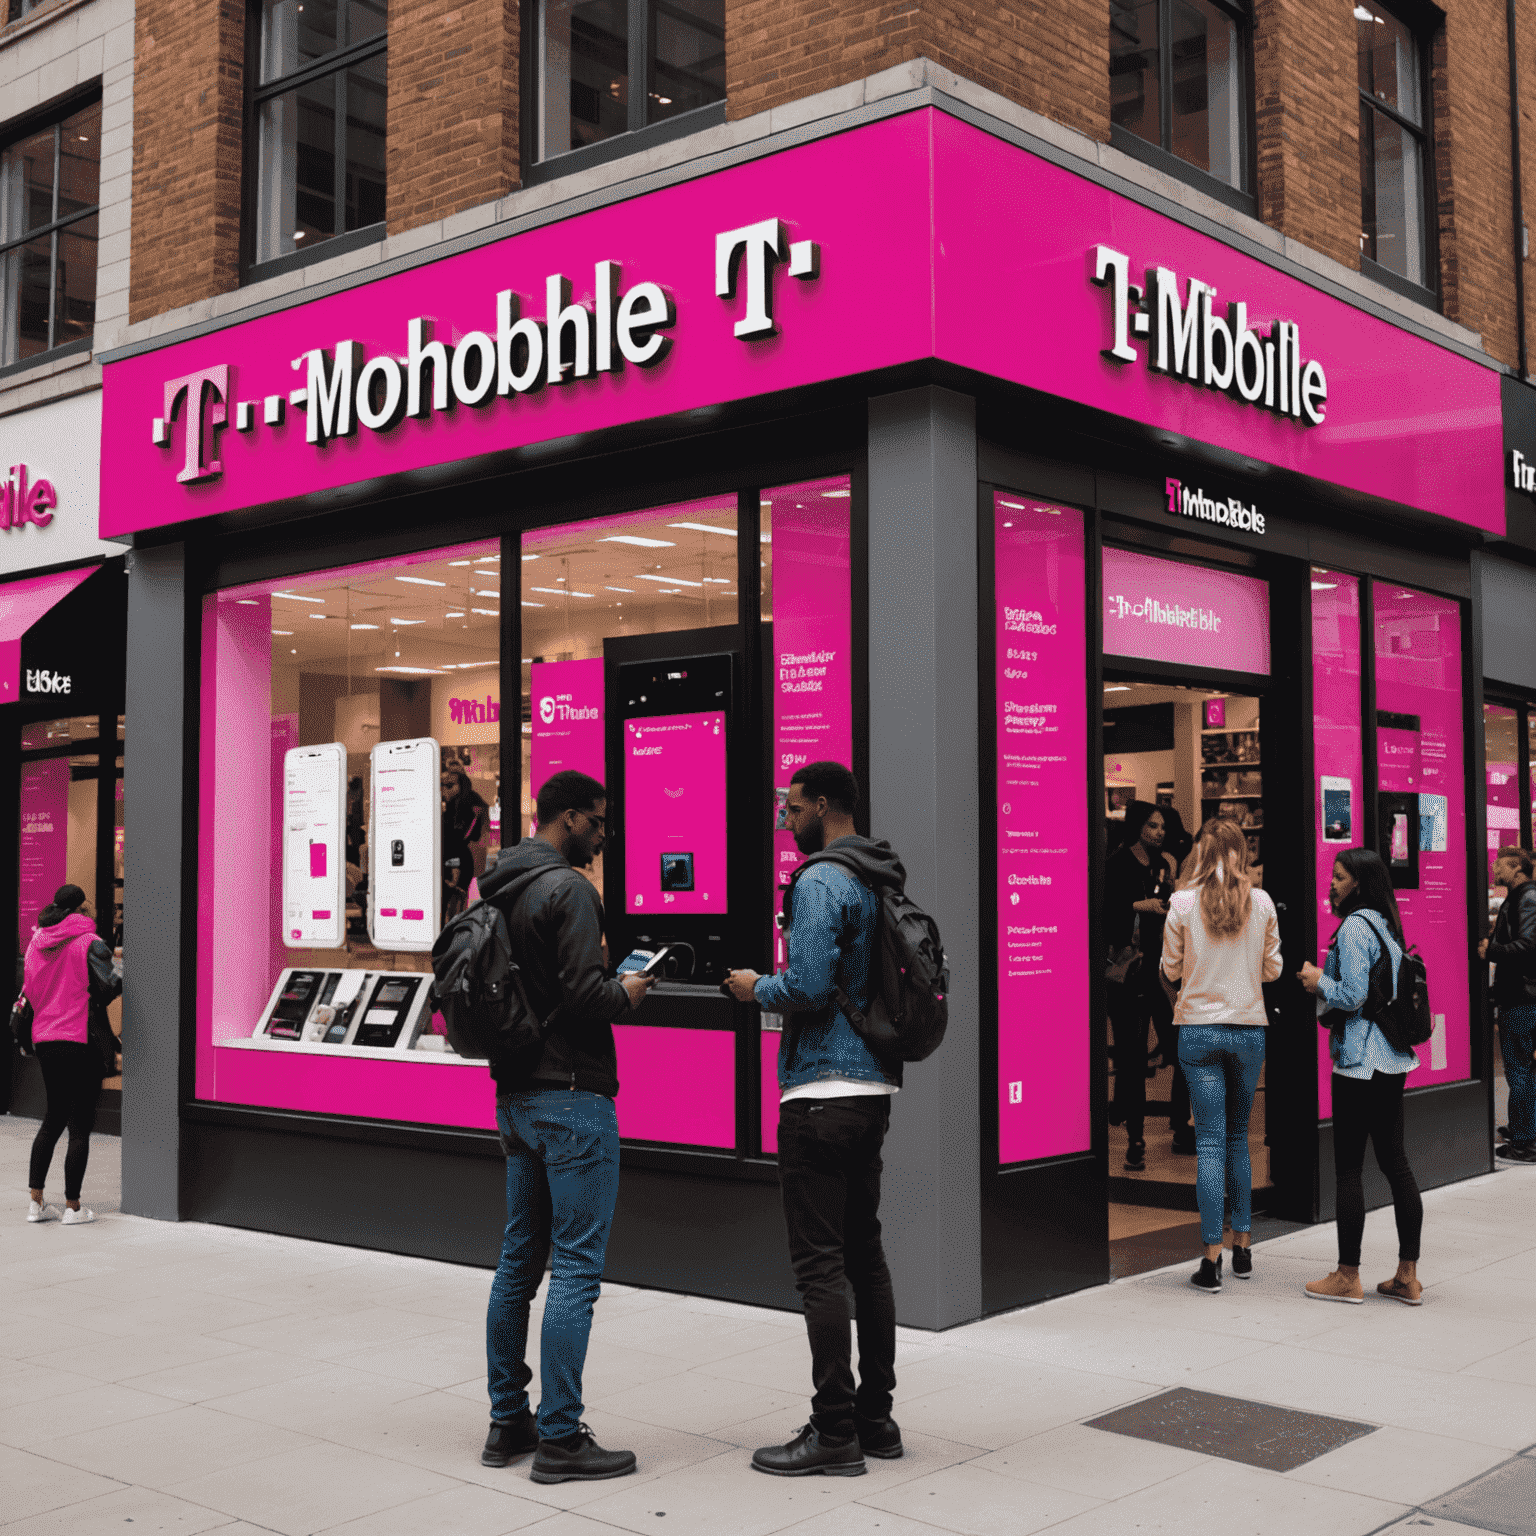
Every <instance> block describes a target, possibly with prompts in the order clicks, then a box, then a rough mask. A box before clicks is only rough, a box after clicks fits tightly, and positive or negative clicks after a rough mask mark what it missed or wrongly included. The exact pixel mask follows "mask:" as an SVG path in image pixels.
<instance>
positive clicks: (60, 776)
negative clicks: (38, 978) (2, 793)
mask: <svg viewBox="0 0 1536 1536" xmlns="http://www.w3.org/2000/svg"><path fill="white" fill-rule="evenodd" d="M68 854H69V759H68V758H67V757H51V758H47V759H45V760H44V761H43V762H40V763H24V764H23V765H22V769H21V860H20V864H21V869H20V874H21V880H20V899H19V902H18V905H17V912H16V918H17V923H16V936H17V938H18V940H19V941H20V943H21V947H22V949H23V950H25V949H26V947H27V945H28V943H29V942H30V941H31V938H32V930H33V929H34V928H35V927H36V926H37V914H38V913H39V912H41V911H42V910H43V908H44V907H46V906H47V905H48V903H49V902H50V901H52V900H53V893H54V892H55V891H56V890H58V888H59V887H60V886H61V885H63V884H64V872H65V869H66V867H67V862H68Z"/></svg>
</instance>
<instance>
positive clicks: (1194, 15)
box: [1169, 0, 1244, 187]
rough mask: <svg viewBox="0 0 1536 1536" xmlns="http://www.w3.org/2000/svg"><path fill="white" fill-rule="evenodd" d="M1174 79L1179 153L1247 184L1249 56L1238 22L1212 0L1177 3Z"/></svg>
mask: <svg viewBox="0 0 1536 1536" xmlns="http://www.w3.org/2000/svg"><path fill="white" fill-rule="evenodd" d="M1172 51H1173V57H1172V60H1171V73H1172V79H1171V81H1170V91H1171V105H1172V108H1173V112H1172V118H1173V142H1172V144H1171V145H1170V146H1169V147H1170V148H1171V149H1172V150H1173V152H1174V154H1176V155H1177V156H1178V157H1179V158H1180V159H1181V160H1186V161H1188V162H1189V164H1190V165H1196V166H1199V167H1200V169H1201V170H1202V171H1209V172H1210V173H1211V175H1213V176H1215V177H1217V178H1219V179H1220V180H1221V181H1224V182H1226V184H1227V185H1228V186H1230V187H1241V186H1242V184H1243V159H1244V156H1243V117H1244V113H1243V55H1242V48H1241V44H1240V39H1239V36H1238V28H1237V23H1236V22H1235V21H1233V20H1232V18H1231V17H1230V16H1228V15H1227V13H1226V12H1225V11H1223V10H1221V9H1219V8H1218V7H1217V6H1214V5H1211V4H1210V3H1209V0H1174V6H1173V44H1172Z"/></svg>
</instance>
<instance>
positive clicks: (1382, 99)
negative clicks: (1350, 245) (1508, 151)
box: [1354, 4, 1434, 288]
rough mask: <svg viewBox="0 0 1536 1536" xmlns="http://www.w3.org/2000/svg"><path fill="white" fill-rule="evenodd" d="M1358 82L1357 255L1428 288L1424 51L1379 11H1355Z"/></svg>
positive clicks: (1374, 8) (1401, 26) (1394, 20)
mask: <svg viewBox="0 0 1536 1536" xmlns="http://www.w3.org/2000/svg"><path fill="white" fill-rule="evenodd" d="M1354 13H1355V36H1356V41H1357V44H1358V47H1357V58H1358V63H1359V76H1360V254H1361V255H1362V256H1363V257H1364V258H1365V259H1366V260H1367V261H1370V262H1374V263H1375V264H1376V265H1377V266H1379V267H1385V268H1386V270H1387V271H1388V272H1390V273H1394V274H1395V275H1396V276H1398V277H1400V278H1405V279H1406V280H1407V281H1408V282H1410V283H1416V284H1418V285H1419V286H1420V287H1423V288H1430V287H1433V286H1434V284H1433V282H1432V280H1431V278H1430V264H1429V237H1430V221H1429V199H1428V168H1429V143H1428V135H1427V131H1426V124H1427V121H1428V113H1427V111H1426V109H1425V104H1426V101H1427V99H1428V95H1429V92H1428V86H1427V82H1426V80H1425V78H1424V51H1423V49H1422V48H1421V47H1420V45H1419V40H1418V38H1416V37H1415V36H1414V34H1413V32H1412V31H1411V30H1410V29H1409V28H1408V27H1407V26H1405V25H1404V23H1403V22H1401V21H1399V20H1398V18H1397V17H1396V16H1394V15H1393V14H1392V13H1391V12H1390V11H1384V10H1382V9H1381V7H1380V6H1379V5H1374V4H1372V5H1365V4H1355V6H1354Z"/></svg>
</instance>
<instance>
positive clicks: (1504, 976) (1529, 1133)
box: [1477, 848, 1536, 1163]
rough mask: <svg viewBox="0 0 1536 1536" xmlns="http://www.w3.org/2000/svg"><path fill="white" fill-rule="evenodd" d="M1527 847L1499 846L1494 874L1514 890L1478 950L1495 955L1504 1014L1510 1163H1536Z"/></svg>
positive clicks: (1532, 925)
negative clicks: (1489, 936)
mask: <svg viewBox="0 0 1536 1536" xmlns="http://www.w3.org/2000/svg"><path fill="white" fill-rule="evenodd" d="M1532 868H1533V863H1532V859H1531V855H1530V854H1529V853H1527V852H1526V850H1525V849H1524V848H1500V849H1499V852H1498V857H1497V858H1496V859H1495V860H1494V863H1493V879H1494V883H1495V884H1496V885H1502V886H1503V887H1504V888H1505V890H1507V891H1508V892H1509V895H1508V896H1506V897H1505V898H1504V905H1503V906H1501V907H1500V908H1499V915H1498V917H1497V918H1496V919H1495V920H1494V925H1493V937H1492V938H1491V939H1484V940H1483V942H1482V943H1481V944H1480V945H1479V946H1478V951H1477V952H1478V954H1479V955H1480V956H1481V957H1482V958H1483V959H1485V960H1492V961H1493V964H1494V972H1493V1002H1494V1006H1495V1007H1496V1008H1497V1009H1498V1013H1499V1049H1500V1050H1501V1052H1502V1053H1503V1056H1504V1081H1505V1082H1506V1083H1507V1084H1508V1085H1509V1124H1508V1126H1507V1127H1503V1129H1504V1130H1505V1131H1506V1133H1507V1135H1508V1137H1509V1140H1508V1142H1507V1143H1506V1144H1505V1145H1504V1146H1502V1147H1500V1148H1499V1152H1498V1155H1499V1156H1500V1157H1501V1158H1503V1159H1504V1160H1505V1161H1506V1162H1510V1163H1536V881H1533V880H1532V879H1531V870H1532Z"/></svg>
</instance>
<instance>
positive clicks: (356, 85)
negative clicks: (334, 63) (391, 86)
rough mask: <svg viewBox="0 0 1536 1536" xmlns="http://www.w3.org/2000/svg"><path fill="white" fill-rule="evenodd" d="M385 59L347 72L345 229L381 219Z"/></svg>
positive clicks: (369, 61) (376, 222) (382, 207)
mask: <svg viewBox="0 0 1536 1536" xmlns="http://www.w3.org/2000/svg"><path fill="white" fill-rule="evenodd" d="M385 94H386V92H385V61H384V56H383V55H382V54H381V55H380V56H379V57H378V58H375V59H369V60H368V62H367V63H366V64H361V65H359V66H358V67H357V68H356V69H349V70H348V71H347V228H348V229H364V228H366V227H367V226H368V225H370V224H381V223H383V221H384V108H385Z"/></svg>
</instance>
